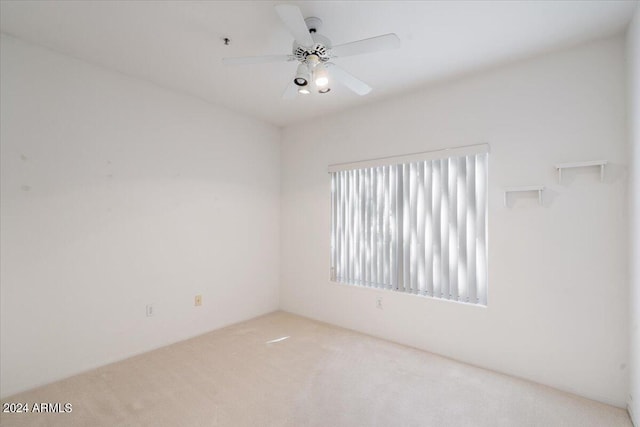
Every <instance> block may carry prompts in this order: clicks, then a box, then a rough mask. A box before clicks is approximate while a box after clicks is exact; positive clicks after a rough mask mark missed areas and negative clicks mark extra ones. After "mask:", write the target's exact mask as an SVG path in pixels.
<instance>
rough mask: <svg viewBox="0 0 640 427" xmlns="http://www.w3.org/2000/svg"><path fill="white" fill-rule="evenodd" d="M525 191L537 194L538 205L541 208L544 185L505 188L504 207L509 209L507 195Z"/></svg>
mask: <svg viewBox="0 0 640 427" xmlns="http://www.w3.org/2000/svg"><path fill="white" fill-rule="evenodd" d="M525 191H536V192H537V193H538V204H540V206H542V192H543V191H544V185H528V186H525V187H507V188H505V189H504V206H505V207H507V208H508V207H509V200H508V194H509V193H521V192H525Z"/></svg>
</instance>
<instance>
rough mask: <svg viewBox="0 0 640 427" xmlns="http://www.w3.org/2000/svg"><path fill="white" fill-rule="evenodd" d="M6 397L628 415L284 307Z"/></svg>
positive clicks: (503, 417) (39, 419)
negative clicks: (343, 327)
mask: <svg viewBox="0 0 640 427" xmlns="http://www.w3.org/2000/svg"><path fill="white" fill-rule="evenodd" d="M284 337H288V338H286V339H280V338H284ZM278 339H280V340H278ZM274 340H275V341H274ZM269 341H273V342H269ZM4 402H27V403H35V402H51V403H56V402H58V403H61V404H62V405H64V403H71V404H72V412H70V413H54V414H51V413H28V414H10V415H8V414H5V413H3V414H2V416H1V418H0V424H1V425H2V426H65V427H66V426H109V427H113V426H187V427H188V426H234V427H235V426H252V427H253V426H296V427H297V426H322V427H337V426H349V427H354V426H393V427H397V426H434V427H446V426H456V427H460V426H491V427H496V426H509V427H513V426H544V427H551V426H580V427H586V426H598V427H600V426H608V427H614V426H631V422H630V421H629V418H628V416H627V414H626V412H625V411H624V410H622V409H619V408H614V407H611V406H607V405H604V404H601V403H597V402H594V401H591V400H587V399H584V398H581V397H577V396H573V395H570V394H567V393H564V392H560V391H557V390H554V389H552V388H549V387H545V386H542V385H538V384H534V383H530V382H527V381H523V380H519V379H515V378H512V377H509V376H506V375H500V374H496V373H494V372H490V371H486V370H483V369H479V368H475V367H472V366H468V365H465V364H462V363H457V362H454V361H451V360H449V359H446V358H443V357H439V356H436V355H433V354H431V353H427V352H423V351H419V350H416V349H412V348H408V347H404V346H401V345H397V344H393V343H390V342H388V341H383V340H380V339H376V338H372V337H369V336H366V335H362V334H359V333H356V332H352V331H348V330H345V329H340V328H336V327H332V326H330V325H327V324H323V323H318V322H315V321H311V320H308V319H305V318H302V317H298V316H294V315H291V314H288V313H284V312H277V313H273V314H270V315H267V316H263V317H259V318H256V319H253V320H249V321H247V322H243V323H239V324H236V325H233V326H230V327H227V328H224V329H220V330H217V331H213V332H210V333H208V334H205V335H202V336H199V337H197V338H194V339H190V340H187V341H183V342H180V343H178V344H174V345H171V346H168V347H164V348H162V349H159V350H155V351H152V352H149V353H145V354H143V355H140V356H136V357H133V358H130V359H127V360H124V361H122V362H118V363H115V364H112V365H108V366H104V367H102V368H99V369H96V370H93V371H90V372H87V373H84V374H81V375H77V376H75V377H71V378H68V379H66V380H63V381H59V382H56V383H53V384H50V385H47V386H44V387H41V388H38V389H35V390H31V391H28V392H25V393H21V394H19V395H15V396H12V397H9V398H7V399H5V400H4V401H3V403H4ZM62 405H61V407H63V406H62Z"/></svg>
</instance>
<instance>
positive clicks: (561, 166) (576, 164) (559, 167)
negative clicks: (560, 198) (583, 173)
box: [556, 160, 607, 184]
mask: <svg viewBox="0 0 640 427" xmlns="http://www.w3.org/2000/svg"><path fill="white" fill-rule="evenodd" d="M606 164H607V161H606V160H592V161H589V162H572V163H558V164H557V165H556V169H557V170H558V183H560V184H562V169H571V168H588V167H592V166H599V167H600V182H602V181H604V167H605V165H606Z"/></svg>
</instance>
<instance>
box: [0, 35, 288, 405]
mask: <svg viewBox="0 0 640 427" xmlns="http://www.w3.org/2000/svg"><path fill="white" fill-rule="evenodd" d="M0 51H1V52H2V57H1V64H2V69H1V73H0V75H1V78H2V80H1V85H2V97H1V99H2V101H1V102H2V104H1V111H2V116H1V121H2V127H1V132H2V133H1V136H0V140H1V141H2V144H1V149H2V152H1V158H2V163H1V171H2V172H1V173H2V175H1V182H2V184H1V185H2V187H1V194H2V202H1V205H2V211H1V215H2V221H1V223H2V229H1V236H2V238H1V251H0V253H1V255H2V257H1V259H0V261H1V268H0V272H1V276H0V279H1V283H2V286H1V292H2V293H1V303H2V305H1V319H0V320H1V322H0V324H1V345H0V349H1V353H0V361H1V362H0V363H1V373H0V377H1V378H2V382H1V385H0V388H1V392H2V396H7V395H11V394H13V393H15V392H18V391H21V390H24V389H27V388H31V387H34V386H37V385H40V384H43V383H46V382H50V381H53V380H56V379H59V378H62V377H66V376H68V375H70V374H74V373H77V372H79V371H84V370H87V369H90V368H93V367H96V366H99V365H103V364H106V363H108V362H111V361H115V360H118V359H122V358H125V357H127V356H130V355H133V354H136V353H140V352H144V351H147V350H150V349H152V348H155V347H159V346H163V345H166V344H169V343H172V342H175V341H178V340H182V339H185V338H187V337H190V336H194V335H197V334H200V333H203V332H205V331H209V330H211V329H215V328H217V327H220V326H223V325H226V324H230V323H234V322H238V321H240V320H244V319H247V318H251V317H254V316H257V315H260V314H263V313H266V312H270V311H273V310H275V309H277V307H278V298H279V295H278V277H279V270H278V269H279V261H278V253H277V251H274V250H273V249H274V248H277V247H278V245H279V243H278V242H279V206H280V202H279V197H280V190H279V186H280V184H279V181H280V176H279V161H280V147H279V143H280V131H279V130H278V129H276V128H274V127H272V126H270V125H266V124H262V123H260V122H257V121H254V120H252V119H248V118H244V117H242V116H239V115H237V114H235V113H231V112H229V111H226V110H224V109H221V108H217V107H213V106H211V105H209V104H206V103H204V102H201V101H200V100H197V99H195V98H189V97H187V96H183V95H179V94H175V93H172V92H170V91H167V90H164V89H162V88H159V87H157V86H154V85H151V84H148V83H145V82H141V81H138V80H135V79H132V78H129V77H126V76H123V75H120V74H115V73H112V72H109V71H106V70H103V69H101V68H98V67H94V66H92V65H89V64H87V63H84V62H81V61H77V60H74V59H71V58H69V57H66V56H62V55H58V54H56V53H53V52H51V51H48V50H44V49H41V48H39V47H34V46H31V45H28V44H24V43H22V42H19V41H17V40H15V39H12V38H8V37H4V36H3V37H2V41H1V49H0ZM211 84H217V83H216V82H213V81H212V82H211ZM196 294H201V295H203V306H202V307H200V308H195V307H194V296H195V295H196ZM149 303H153V304H155V309H156V315H155V316H154V317H150V318H147V317H146V316H145V306H146V304H149Z"/></svg>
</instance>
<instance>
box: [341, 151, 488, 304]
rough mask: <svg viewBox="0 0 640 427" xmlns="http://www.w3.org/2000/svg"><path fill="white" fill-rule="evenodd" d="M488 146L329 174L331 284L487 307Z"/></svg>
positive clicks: (348, 167) (362, 165) (343, 168)
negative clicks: (357, 286) (405, 293)
mask: <svg viewBox="0 0 640 427" xmlns="http://www.w3.org/2000/svg"><path fill="white" fill-rule="evenodd" d="M487 162H488V146H487V145H480V146H473V147H466V148H461V149H454V150H442V151H439V152H431V153H421V154H417V155H410V156H402V157H396V158H387V159H382V160H374V161H367V162H359V163H353V164H349V165H335V166H332V167H330V173H331V210H332V213H331V216H332V221H331V222H332V226H331V229H332V230H331V279H332V280H334V281H337V282H341V283H346V284H353V285H361V286H368V287H374V288H384V289H392V290H396V291H402V292H407V293H413V294H419V295H428V296H431V297H436V298H444V299H449V300H455V301H463V302H469V303H474V304H482V305H486V304H487Z"/></svg>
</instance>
